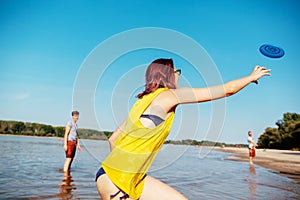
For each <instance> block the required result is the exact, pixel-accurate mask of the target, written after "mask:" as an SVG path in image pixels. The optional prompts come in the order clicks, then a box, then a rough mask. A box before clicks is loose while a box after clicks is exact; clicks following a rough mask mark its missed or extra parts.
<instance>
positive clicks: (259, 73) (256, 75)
mask: <svg viewBox="0 0 300 200" xmlns="http://www.w3.org/2000/svg"><path fill="white" fill-rule="evenodd" d="M270 71H271V70H270V69H266V68H265V67H261V66H259V65H257V66H256V67H254V70H253V71H252V73H251V75H250V77H251V78H252V82H253V83H256V84H258V79H260V78H261V77H263V76H271V74H270V73H269V72H270Z"/></svg>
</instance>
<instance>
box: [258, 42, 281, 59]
mask: <svg viewBox="0 0 300 200" xmlns="http://www.w3.org/2000/svg"><path fill="white" fill-rule="evenodd" d="M259 51H260V53H261V54H263V55H264V56H267V57H269V58H281V57H282V56H284V50H283V49H282V48H280V47H276V46H274V45H271V44H263V45H261V46H260V47H259Z"/></svg>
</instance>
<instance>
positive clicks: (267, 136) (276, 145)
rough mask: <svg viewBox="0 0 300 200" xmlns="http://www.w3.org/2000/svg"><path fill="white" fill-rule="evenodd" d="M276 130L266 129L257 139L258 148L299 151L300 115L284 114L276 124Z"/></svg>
mask: <svg viewBox="0 0 300 200" xmlns="http://www.w3.org/2000/svg"><path fill="white" fill-rule="evenodd" d="M275 124H276V125H277V128H270V127H268V128H266V129H265V132H264V133H263V134H262V135H261V136H260V137H259V139H258V142H257V144H258V146H259V147H260V148H268V149H287V150H289V149H294V150H300V115H299V114H297V113H289V112H288V113H285V114H283V119H280V120H278V121H277V122H276V123H275Z"/></svg>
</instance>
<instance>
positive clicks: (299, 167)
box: [215, 147, 300, 184]
mask: <svg viewBox="0 0 300 200" xmlns="http://www.w3.org/2000/svg"><path fill="white" fill-rule="evenodd" d="M215 150H218V151H223V152H227V153H230V154H231V155H232V156H233V157H229V158H226V159H227V160H235V161H241V162H249V157H248V155H249V153H248V149H247V148H231V147H224V148H220V147H217V148H215ZM253 163H254V164H257V165H260V166H263V167H266V168H269V169H272V170H275V172H277V173H279V174H283V175H286V176H288V177H290V178H293V179H295V180H296V181H297V182H298V183H299V184H300V151H289V150H273V149H256V156H255V158H254V160H253Z"/></svg>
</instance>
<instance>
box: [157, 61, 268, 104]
mask: <svg viewBox="0 0 300 200" xmlns="http://www.w3.org/2000/svg"><path fill="white" fill-rule="evenodd" d="M270 71H271V70H269V69H266V68H265V67H261V66H256V67H255V68H254V70H253V71H252V73H251V74H250V75H249V76H246V77H243V78H240V79H236V80H232V81H229V82H227V83H225V84H222V85H217V86H211V87H207V88H178V89H172V90H169V92H168V94H165V95H166V96H165V98H164V99H167V100H166V101H164V103H163V104H165V106H166V107H165V106H164V107H165V108H167V107H168V108H167V110H168V109H171V108H173V107H174V106H176V105H178V104H185V103H200V102H206V101H212V100H216V99H220V98H223V97H228V96H231V95H233V94H236V93H237V92H239V91H240V90H242V89H243V88H245V87H246V86H247V85H249V84H250V83H251V82H254V83H258V80H259V79H260V78H261V77H263V76H270V73H269V72H270Z"/></svg>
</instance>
